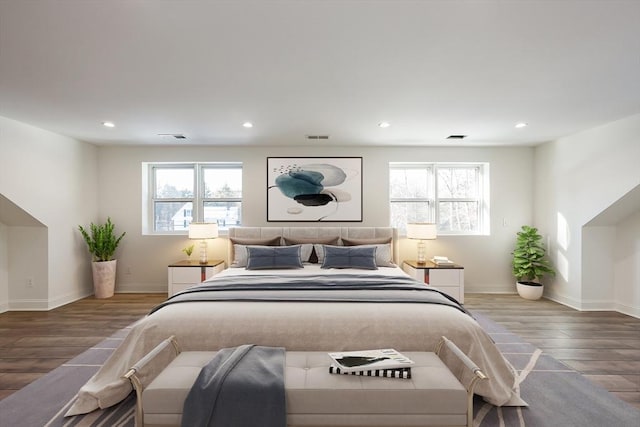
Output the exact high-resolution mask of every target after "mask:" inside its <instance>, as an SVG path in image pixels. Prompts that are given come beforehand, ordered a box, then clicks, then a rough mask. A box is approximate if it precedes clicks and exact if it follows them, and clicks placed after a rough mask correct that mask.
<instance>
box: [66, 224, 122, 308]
mask: <svg viewBox="0 0 640 427" xmlns="http://www.w3.org/2000/svg"><path fill="white" fill-rule="evenodd" d="M78 228H79V229H80V233H82V237H84V241H85V242H86V243H87V247H88V248H89V252H90V253H91V256H92V261H93V262H92V263H91V269H92V271H93V287H94V290H95V296H96V298H109V297H112V296H113V292H114V290H115V287H116V263H117V260H115V259H113V254H114V253H115V251H116V248H117V247H118V244H119V243H120V240H122V238H123V237H124V235H125V234H126V232H125V233H122V234H121V235H120V236H119V237H116V235H115V233H114V228H115V227H114V225H113V223H112V222H111V218H107V222H106V223H104V224H97V225H96V224H94V223H91V226H90V227H89V231H87V230H85V229H84V228H83V227H82V226H81V225H80V226H79V227H78Z"/></svg>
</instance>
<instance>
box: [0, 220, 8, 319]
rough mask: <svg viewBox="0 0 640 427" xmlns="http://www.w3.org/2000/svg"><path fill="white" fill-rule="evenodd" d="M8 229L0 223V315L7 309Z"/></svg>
mask: <svg viewBox="0 0 640 427" xmlns="http://www.w3.org/2000/svg"><path fill="white" fill-rule="evenodd" d="M8 241H9V236H8V227H7V226H6V225H4V224H3V223H2V222H0V313H4V312H5V311H7V310H8V309H9V255H8V249H9V247H8Z"/></svg>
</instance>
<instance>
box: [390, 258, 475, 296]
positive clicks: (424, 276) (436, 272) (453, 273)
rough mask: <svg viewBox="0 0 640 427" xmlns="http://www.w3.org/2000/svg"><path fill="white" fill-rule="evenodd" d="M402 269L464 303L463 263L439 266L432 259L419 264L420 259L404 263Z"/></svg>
mask: <svg viewBox="0 0 640 427" xmlns="http://www.w3.org/2000/svg"><path fill="white" fill-rule="evenodd" d="M402 269H403V270H404V272H405V273H407V274H408V275H409V276H411V277H413V278H414V279H416V280H419V281H420V282H423V283H424V284H426V285H427V286H433V287H435V288H438V289H440V290H441V291H442V292H444V293H445V294H447V295H450V296H452V297H454V298H455V299H457V300H458V301H460V303H464V267H462V266H461V265H458V264H453V265H447V266H438V265H435V264H434V263H432V262H431V261H426V262H425V263H424V264H418V261H413V260H410V261H405V262H404V263H403V264H402Z"/></svg>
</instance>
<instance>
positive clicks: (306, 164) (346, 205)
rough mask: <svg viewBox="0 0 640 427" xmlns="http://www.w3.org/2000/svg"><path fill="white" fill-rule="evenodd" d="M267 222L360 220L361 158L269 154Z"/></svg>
mask: <svg viewBox="0 0 640 427" xmlns="http://www.w3.org/2000/svg"><path fill="white" fill-rule="evenodd" d="M267 221H305V222H337V221H340V222H342V221H347V222H361V221H362V157H267Z"/></svg>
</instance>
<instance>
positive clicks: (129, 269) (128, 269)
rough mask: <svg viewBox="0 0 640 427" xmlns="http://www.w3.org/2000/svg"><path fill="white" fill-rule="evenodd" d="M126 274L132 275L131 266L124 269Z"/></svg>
mask: <svg viewBox="0 0 640 427" xmlns="http://www.w3.org/2000/svg"><path fill="white" fill-rule="evenodd" d="M124 274H126V275H130V274H131V267H127V268H126V269H125V271H124Z"/></svg>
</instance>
